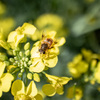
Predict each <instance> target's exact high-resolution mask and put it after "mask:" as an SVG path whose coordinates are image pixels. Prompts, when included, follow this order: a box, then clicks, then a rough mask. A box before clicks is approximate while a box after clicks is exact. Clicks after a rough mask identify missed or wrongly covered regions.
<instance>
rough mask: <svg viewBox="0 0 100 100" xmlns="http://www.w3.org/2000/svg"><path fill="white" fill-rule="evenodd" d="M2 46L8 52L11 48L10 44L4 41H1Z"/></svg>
mask: <svg viewBox="0 0 100 100" xmlns="http://www.w3.org/2000/svg"><path fill="white" fill-rule="evenodd" d="M0 46H1V47H3V48H4V49H7V50H9V48H10V46H9V44H8V43H7V42H6V41H4V40H0Z"/></svg>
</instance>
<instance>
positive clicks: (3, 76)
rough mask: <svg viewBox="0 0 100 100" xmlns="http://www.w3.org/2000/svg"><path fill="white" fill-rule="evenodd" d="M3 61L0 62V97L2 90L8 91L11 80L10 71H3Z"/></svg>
mask: <svg viewBox="0 0 100 100" xmlns="http://www.w3.org/2000/svg"><path fill="white" fill-rule="evenodd" d="M5 66H6V65H5V63H3V62H0V97H1V96H2V92H8V91H9V90H10V87H11V82H12V81H13V79H14V78H13V76H12V75H11V74H10V73H3V72H4V69H5Z"/></svg>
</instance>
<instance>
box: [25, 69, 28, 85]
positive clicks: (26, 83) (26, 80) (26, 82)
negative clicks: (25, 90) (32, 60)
mask: <svg viewBox="0 0 100 100" xmlns="http://www.w3.org/2000/svg"><path fill="white" fill-rule="evenodd" d="M27 74H28V70H27V69H26V68H25V86H27V85H28V78H27Z"/></svg>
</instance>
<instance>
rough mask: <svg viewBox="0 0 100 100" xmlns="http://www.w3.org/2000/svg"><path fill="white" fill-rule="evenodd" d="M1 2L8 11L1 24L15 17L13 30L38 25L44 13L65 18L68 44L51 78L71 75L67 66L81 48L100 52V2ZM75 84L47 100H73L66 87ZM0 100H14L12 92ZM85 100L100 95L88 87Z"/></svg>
mask: <svg viewBox="0 0 100 100" xmlns="http://www.w3.org/2000/svg"><path fill="white" fill-rule="evenodd" d="M0 2H1V3H3V4H4V9H5V13H4V14H3V15H0V25H1V23H2V20H5V19H7V18H12V19H13V20H14V22H13V21H12V27H11V30H14V29H16V28H17V27H18V26H21V25H22V24H23V23H24V22H30V23H32V24H34V25H35V21H36V19H37V18H38V17H39V16H41V15H42V14H56V15H58V16H60V17H61V18H62V20H63V23H64V26H63V27H64V29H65V34H64V36H65V37H66V43H65V45H64V46H63V47H61V48H60V55H59V60H58V64H57V65H56V67H55V68H53V69H50V73H51V74H52V75H57V76H69V73H68V69H67V67H66V65H67V63H68V62H69V61H71V60H72V58H73V57H74V56H75V55H76V54H78V53H80V51H81V49H82V48H86V49H90V50H92V51H93V52H94V53H98V54H99V53H100V0H0ZM0 6H1V5H0ZM9 24H10V22H8V23H7V22H6V23H5V25H7V27H8V26H9ZM0 27H1V26H0ZM5 30H6V29H5ZM11 30H9V32H10V31H11ZM59 34H60V33H59ZM61 34H62V33H61ZM62 36H63V35H62ZM74 83H75V81H71V82H69V83H68V84H67V85H66V86H65V93H64V94H63V95H62V96H59V95H55V96H54V97H46V98H45V100H55V99H57V100H70V99H68V98H66V93H67V88H68V87H70V86H72V85H73V84H74ZM0 100H13V97H12V95H11V94H10V92H9V93H4V94H3V96H2V97H1V98H0ZM82 100H100V92H98V91H97V89H96V88H95V86H92V85H90V84H88V85H86V87H85V91H84V96H83V98H82Z"/></svg>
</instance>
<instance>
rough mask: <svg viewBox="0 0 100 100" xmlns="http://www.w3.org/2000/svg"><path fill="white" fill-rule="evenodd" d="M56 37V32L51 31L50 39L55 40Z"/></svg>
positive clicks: (49, 33) (48, 35)
mask: <svg viewBox="0 0 100 100" xmlns="http://www.w3.org/2000/svg"><path fill="white" fill-rule="evenodd" d="M55 35H56V31H50V32H48V33H47V37H48V38H52V39H54V37H55Z"/></svg>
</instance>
